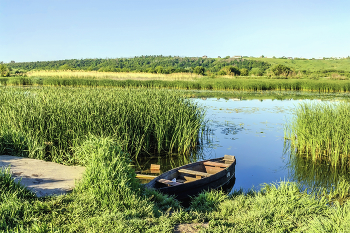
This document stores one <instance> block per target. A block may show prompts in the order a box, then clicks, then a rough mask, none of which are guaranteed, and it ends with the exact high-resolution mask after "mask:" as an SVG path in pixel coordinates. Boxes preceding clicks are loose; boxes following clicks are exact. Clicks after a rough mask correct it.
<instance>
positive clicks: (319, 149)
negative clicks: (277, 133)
mask: <svg viewBox="0 0 350 233" xmlns="http://www.w3.org/2000/svg"><path fill="white" fill-rule="evenodd" d="M285 132H286V137H287V138H289V139H290V140H291V146H292V149H294V150H297V152H296V153H297V155H299V156H304V157H306V158H309V159H311V160H312V161H314V162H317V161H325V162H326V163H327V164H329V165H330V166H333V167H343V168H349V166H350V104H349V103H347V102H339V103H337V102H333V103H311V102H308V103H301V104H299V105H298V106H297V107H296V109H295V113H294V117H293V118H292V119H291V121H290V122H289V124H288V126H287V127H286V131H285Z"/></svg>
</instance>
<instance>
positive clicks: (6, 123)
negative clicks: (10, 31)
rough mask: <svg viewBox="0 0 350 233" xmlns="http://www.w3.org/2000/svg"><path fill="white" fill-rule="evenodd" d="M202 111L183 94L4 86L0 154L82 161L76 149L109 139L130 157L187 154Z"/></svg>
mask: <svg viewBox="0 0 350 233" xmlns="http://www.w3.org/2000/svg"><path fill="white" fill-rule="evenodd" d="M203 119H204V110H203V109H202V108H200V107H199V106H198V105H196V104H195V103H193V102H192V101H191V100H189V99H186V98H185V97H184V96H183V95H182V94H181V93H179V92H174V91H168V90H152V89H115V88H113V89H110V88H67V87H62V88H54V87H43V88H11V87H10V88H2V89H0V154H12V155H15V154H20V155H24V156H29V157H32V158H39V159H45V160H51V161H56V162H60V163H68V164H72V163H79V162H80V161H78V160H77V159H76V158H75V157H74V156H73V153H72V148H73V147H76V146H79V145H80V144H81V143H82V141H84V140H85V139H86V137H87V136H89V135H95V136H105V137H111V138H112V139H113V140H114V141H117V142H118V143H119V144H120V145H121V146H122V148H123V149H124V150H125V151H127V152H129V153H131V155H132V156H134V157H137V156H140V155H142V156H148V155H149V154H150V153H152V154H154V153H155V154H163V153H168V152H170V153H179V154H189V153H191V151H193V149H194V148H195V147H196V146H197V144H198V142H199V138H200V134H199V132H200V129H201V127H203Z"/></svg>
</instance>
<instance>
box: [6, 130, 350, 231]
mask: <svg viewBox="0 0 350 233" xmlns="http://www.w3.org/2000/svg"><path fill="white" fill-rule="evenodd" d="M74 153H75V156H76V157H78V158H79V160H80V161H82V163H83V164H84V165H85V166H86V167H87V170H86V173H85V175H84V178H83V180H82V181H81V183H79V184H78V186H77V187H76V189H75V190H74V191H73V192H72V193H71V194H68V195H61V196H57V197H47V198H36V197H35V196H33V194H32V193H30V192H29V191H27V190H25V189H24V188H23V187H21V186H20V185H18V184H16V183H15V182H14V181H13V180H12V179H11V177H10V175H9V174H8V173H6V172H3V171H2V172H1V173H0V231H4V232H173V229H174V226H175V224H181V223H202V222H208V223H209V226H208V228H206V229H202V231H203V232H291V231H296V232H335V231H337V232H346V231H347V229H349V227H350V225H349V223H350V219H349V217H350V204H349V203H348V202H346V203H343V202H342V201H341V202H339V201H338V200H339V199H340V198H342V200H344V199H346V198H348V197H349V190H348V187H349V184H348V183H347V184H345V185H344V184H343V185H342V186H338V188H335V189H333V190H331V191H328V192H324V191H322V190H319V191H317V192H313V193H309V194H308V193H306V192H304V191H301V190H300V187H299V186H298V185H296V184H295V183H289V182H282V183H280V184H279V185H265V186H264V187H263V188H262V189H261V190H260V191H250V192H248V193H242V192H235V193H234V194H233V195H230V196H226V194H224V193H221V192H219V191H212V192H207V193H203V194H201V195H199V196H198V197H196V198H194V199H193V200H192V203H191V205H190V207H189V208H183V207H181V206H180V205H179V203H178V202H176V201H175V200H174V199H172V198H169V197H166V196H163V195H160V194H158V193H156V192H154V191H151V190H144V189H143V188H142V186H139V184H138V183H137V181H136V180H135V174H134V172H133V170H132V169H131V168H130V166H129V165H130V164H129V158H128V155H127V154H125V153H124V152H123V151H122V149H121V148H120V147H119V146H118V144H116V143H115V142H113V140H111V139H108V138H98V137H90V138H88V139H87V140H86V141H85V142H83V143H82V145H80V146H79V147H76V148H74Z"/></svg>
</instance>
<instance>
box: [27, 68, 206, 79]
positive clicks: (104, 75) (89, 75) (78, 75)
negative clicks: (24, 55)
mask: <svg viewBox="0 0 350 233" xmlns="http://www.w3.org/2000/svg"><path fill="white" fill-rule="evenodd" d="M27 76H28V77H42V78H47V77H50V78H68V79H98V80H99V79H112V80H195V79H198V78H201V77H202V76H201V75H197V74H193V73H173V74H153V73H125V72H119V73H118V72H98V71H75V70H72V71H71V70H66V71H63V70H51V71H46V70H41V71H29V72H27Z"/></svg>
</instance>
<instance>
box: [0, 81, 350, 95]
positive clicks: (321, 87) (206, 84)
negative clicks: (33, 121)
mask: <svg viewBox="0 0 350 233" xmlns="http://www.w3.org/2000/svg"><path fill="white" fill-rule="evenodd" d="M139 79H140V78H139ZM0 85H2V86H22V85H26V86H28V85H29V86H73V87H98V86H100V87H123V88H130V87H147V88H168V89H182V90H216V91H219V90H225V91H230V90H239V91H263V90H279V91H281V90H288V91H317V92H325V93H329V92H349V91H350V81H349V80H329V79H323V80H311V79H262V78H260V79H242V78H232V77H231V78H225V77H221V78H220V77H219V78H212V77H202V78H199V79H194V80H153V79H152V80H138V79H127V80H123V79H118V80H115V79H109V78H107V79H103V78H57V77H56V78H52V77H46V78H45V77H10V78H0Z"/></svg>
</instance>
